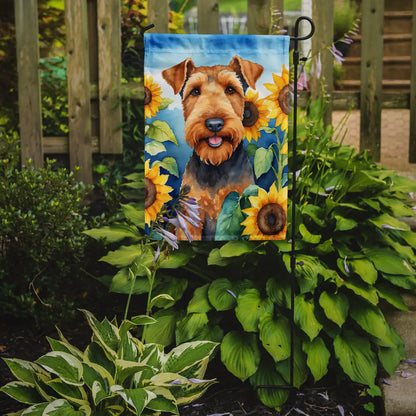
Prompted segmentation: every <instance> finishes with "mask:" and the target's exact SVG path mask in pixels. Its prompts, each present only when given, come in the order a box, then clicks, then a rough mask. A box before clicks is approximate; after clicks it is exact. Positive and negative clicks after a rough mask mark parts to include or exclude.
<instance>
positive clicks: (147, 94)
mask: <svg viewBox="0 0 416 416" xmlns="http://www.w3.org/2000/svg"><path fill="white" fill-rule="evenodd" d="M151 101H152V91H150V90H149V88H147V87H144V105H148V104H150V103H151Z"/></svg>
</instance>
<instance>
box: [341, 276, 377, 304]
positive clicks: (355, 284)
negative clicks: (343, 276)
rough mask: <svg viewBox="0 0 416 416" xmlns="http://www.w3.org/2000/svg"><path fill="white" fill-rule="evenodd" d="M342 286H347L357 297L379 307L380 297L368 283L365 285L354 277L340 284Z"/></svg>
mask: <svg viewBox="0 0 416 416" xmlns="http://www.w3.org/2000/svg"><path fill="white" fill-rule="evenodd" d="M339 285H340V286H345V287H346V288H347V289H350V290H352V291H353V292H354V293H355V294H356V295H358V296H360V297H362V298H363V299H365V300H367V301H368V302H370V303H372V304H373V305H377V303H378V296H377V291H376V289H375V288H374V287H373V286H370V285H369V284H367V283H364V282H363V281H361V280H360V279H355V278H354V277H349V278H348V280H344V281H343V282H342V283H340V284H339Z"/></svg>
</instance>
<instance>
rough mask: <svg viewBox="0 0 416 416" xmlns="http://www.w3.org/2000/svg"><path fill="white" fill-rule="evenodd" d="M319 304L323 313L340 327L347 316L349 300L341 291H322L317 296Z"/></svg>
mask: <svg viewBox="0 0 416 416" xmlns="http://www.w3.org/2000/svg"><path fill="white" fill-rule="evenodd" d="M319 304H320V305H321V308H322V309H323V310H324V312H325V315H326V316H327V318H328V319H330V320H331V321H332V322H335V323H336V324H337V325H338V326H339V327H342V325H343V324H344V322H345V321H346V319H347V316H348V308H349V302H348V298H347V296H346V295H344V294H343V293H339V292H338V293H329V292H325V291H324V292H322V293H321V296H320V297H319Z"/></svg>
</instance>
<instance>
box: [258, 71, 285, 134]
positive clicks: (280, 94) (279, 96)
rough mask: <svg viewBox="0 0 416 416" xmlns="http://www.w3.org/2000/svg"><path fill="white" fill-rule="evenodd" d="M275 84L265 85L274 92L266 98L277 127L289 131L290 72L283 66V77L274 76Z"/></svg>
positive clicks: (271, 116)
mask: <svg viewBox="0 0 416 416" xmlns="http://www.w3.org/2000/svg"><path fill="white" fill-rule="evenodd" d="M273 81H274V84H264V86H265V87H266V88H267V89H268V90H269V91H271V92H272V94H270V95H269V96H267V97H266V101H267V103H268V104H269V105H270V108H271V113H270V115H269V117H270V118H275V119H276V124H275V125H276V127H277V126H280V128H281V130H282V131H285V130H287V125H288V116H289V110H290V108H289V71H288V70H287V69H286V68H285V66H284V65H283V70H282V76H281V77H279V76H278V75H276V74H273Z"/></svg>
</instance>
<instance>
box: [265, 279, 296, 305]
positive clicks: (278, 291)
mask: <svg viewBox="0 0 416 416" xmlns="http://www.w3.org/2000/svg"><path fill="white" fill-rule="evenodd" d="M266 293H267V295H268V296H269V298H270V299H271V301H272V302H273V303H275V304H276V305H278V306H280V307H282V308H287V309H289V308H290V302H291V284H290V281H289V280H288V279H287V278H285V277H283V276H280V277H278V278H274V277H271V278H270V279H269V280H267V283H266Z"/></svg>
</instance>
